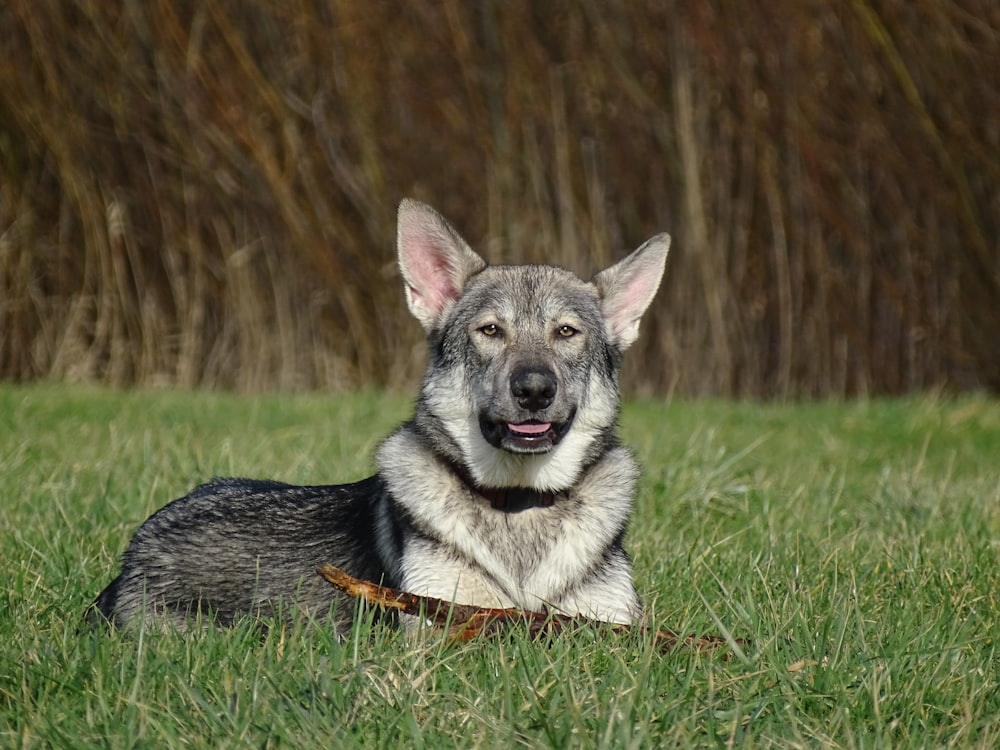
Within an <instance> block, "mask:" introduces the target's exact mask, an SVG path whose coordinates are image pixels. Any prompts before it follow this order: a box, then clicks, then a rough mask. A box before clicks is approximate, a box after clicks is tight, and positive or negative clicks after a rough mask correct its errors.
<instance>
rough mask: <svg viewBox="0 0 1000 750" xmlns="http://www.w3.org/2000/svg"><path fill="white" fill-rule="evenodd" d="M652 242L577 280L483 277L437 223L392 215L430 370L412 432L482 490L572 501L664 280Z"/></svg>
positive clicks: (408, 209) (427, 212)
mask: <svg viewBox="0 0 1000 750" xmlns="http://www.w3.org/2000/svg"><path fill="white" fill-rule="evenodd" d="M669 246H670V238H669V237H668V236H667V235H665V234H661V235H657V236H656V237H653V238H652V239H651V240H649V241H648V242H646V243H645V244H644V245H643V246H642V247H640V248H639V249H638V250H636V251H635V252H633V253H632V254H631V255H629V256H628V257H627V258H625V259H624V260H622V261H620V262H619V263H617V264H615V265H613V266H611V267H610V268H608V269H606V270H604V271H602V272H601V273H599V274H597V275H596V276H595V277H594V279H593V280H592V281H591V282H585V281H582V280H581V279H579V278H578V277H577V276H575V275H574V274H572V273H570V272H568V271H565V270H563V269H561V268H556V267H553V266H538V265H521V266H489V265H488V264H487V263H486V262H485V261H484V260H483V259H482V258H480V257H479V256H478V255H477V254H476V253H474V252H473V251H472V250H471V249H470V248H469V246H468V245H467V244H466V243H465V241H464V240H463V239H462V238H461V237H460V236H459V235H458V233H457V232H456V231H455V230H454V229H453V228H452V227H451V226H450V225H449V224H448V222H447V221H445V220H444V219H443V218H442V217H441V216H440V215H439V214H438V213H437V212H436V211H434V210H433V209H432V208H430V207H429V206H426V205H424V204H422V203H418V202H416V201H412V200H404V201H403V202H402V203H401V204H400V207H399V229H398V250H399V265H400V269H401V271H402V274H403V279H404V281H405V284H406V300H407V304H408V305H409V308H410V311H411V312H412V313H413V315H414V317H416V318H417V320H418V321H420V324H421V325H422V326H423V327H424V330H425V331H426V332H427V335H428V340H429V343H430V362H429V365H428V370H427V376H426V378H425V380H424V385H423V389H422V391H421V398H420V404H419V406H418V410H417V422H418V424H422V425H424V426H425V427H426V428H427V432H428V433H429V434H430V435H431V436H432V438H433V437H436V436H438V435H440V433H441V430H443V435H440V438H438V441H439V442H438V447H439V448H441V449H442V450H445V451H446V452H448V453H449V454H450V455H451V456H452V458H453V459H454V460H456V461H460V462H461V464H462V465H463V466H464V467H465V469H466V470H467V471H468V472H469V473H470V474H471V475H472V476H473V478H474V479H475V480H476V481H477V482H478V483H479V484H480V485H482V486H484V487H508V486H523V487H533V488H535V489H539V490H549V491H558V490H562V489H566V488H567V487H569V486H570V485H572V484H573V482H574V481H575V480H576V477H577V476H578V474H579V472H580V470H581V469H582V468H583V467H584V466H586V465H587V464H588V463H590V462H591V461H593V460H594V459H595V458H596V457H597V455H599V454H600V452H601V451H602V450H603V449H605V448H606V447H607V446H609V445H611V444H613V442H614V440H615V438H614V426H615V421H616V419H617V415H618V408H619V395H618V377H617V376H618V367H619V365H620V362H621V355H622V353H623V352H624V350H625V349H626V348H627V347H628V346H629V345H630V344H631V343H632V342H633V341H635V339H636V336H637V335H638V332H639V320H640V318H641V317H642V314H643V313H644V312H645V311H646V308H647V307H648V306H649V304H650V302H651V301H652V299H653V296H654V295H655V293H656V290H657V287H658V286H659V284H660V278H661V277H662V275H663V268H664V264H665V262H666V257H667V250H668V248H669Z"/></svg>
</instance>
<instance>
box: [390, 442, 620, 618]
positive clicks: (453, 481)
mask: <svg viewBox="0 0 1000 750" xmlns="http://www.w3.org/2000/svg"><path fill="white" fill-rule="evenodd" d="M378 460H379V465H380V468H381V470H382V472H381V473H382V475H383V476H384V477H386V478H387V479H388V484H389V491H390V494H391V495H392V497H393V502H395V503H396V504H397V508H399V509H401V510H402V511H403V513H402V514H401V515H403V516H404V517H406V518H407V519H408V523H410V524H411V525H412V527H413V530H414V531H415V532H416V533H415V534H414V535H412V536H409V537H408V538H407V541H406V543H405V546H404V549H403V550H402V559H401V566H400V567H401V571H400V577H401V581H400V583H401V585H402V586H403V588H404V589H406V590H408V591H412V592H414V593H418V594H423V595H427V596H434V597H438V598H441V599H446V600H451V601H456V602H459V603H466V604H477V605H480V606H496V607H521V608H525V609H532V610H545V609H550V608H551V609H553V610H556V611H568V612H570V613H581V614H588V615H589V616H592V617H596V618H597V619H603V620H613V621H627V620H629V619H631V618H632V617H633V616H634V615H635V613H636V612H637V611H638V608H639V605H638V600H637V597H636V594H635V591H634V587H633V585H632V581H631V576H630V574H629V564H628V560H627V558H626V556H625V553H624V551H623V550H622V548H621V544H620V542H621V537H622V535H623V533H624V531H625V528H626V526H627V524H628V518H629V515H630V512H631V504H632V494H633V489H634V484H635V479H636V473H637V471H636V467H635V464H634V461H633V460H632V458H631V456H630V455H629V454H628V451H626V450H625V449H623V448H614V449H612V450H611V451H610V452H609V453H608V454H607V455H605V456H604V457H603V458H602V459H601V460H600V461H599V462H598V463H596V464H595V465H594V466H591V467H590V468H589V469H588V470H586V471H585V472H584V473H583V476H582V477H581V478H580V479H578V481H577V482H576V484H574V485H573V486H572V487H571V488H569V489H568V490H567V491H565V492H562V493H559V494H558V496H557V497H556V499H555V501H554V502H553V503H552V504H551V505H543V504H541V503H540V504H538V505H537V506H534V507H525V508H520V509H514V510H512V509H499V508H496V507H494V504H493V503H491V501H490V499H489V498H488V497H485V496H483V495H482V494H480V493H477V492H476V491H475V490H473V489H472V488H471V487H470V486H469V485H468V484H467V482H466V481H464V480H463V479H462V478H460V477H459V476H457V475H456V474H455V472H454V471H453V470H452V468H451V467H450V466H448V465H447V464H446V463H444V462H442V461H441V459H440V458H438V457H437V456H435V455H434V454H433V453H432V452H430V451H428V450H427V449H426V448H423V447H422V445H421V443H420V441H419V440H418V439H416V437H415V436H413V435H411V434H409V433H408V431H407V429H406V428H405V427H404V428H403V429H401V430H400V431H399V432H397V433H396V434H395V435H393V436H392V437H390V438H389V439H388V440H387V441H386V442H385V443H384V444H383V446H382V448H381V450H380V451H379V456H378ZM622 573H623V574H622Z"/></svg>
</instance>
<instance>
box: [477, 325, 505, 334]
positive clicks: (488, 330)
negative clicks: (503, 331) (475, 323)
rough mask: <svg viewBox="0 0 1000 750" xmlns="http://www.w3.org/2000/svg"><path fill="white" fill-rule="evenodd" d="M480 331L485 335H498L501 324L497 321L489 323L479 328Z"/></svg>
mask: <svg viewBox="0 0 1000 750" xmlns="http://www.w3.org/2000/svg"><path fill="white" fill-rule="evenodd" d="M479 332H480V333H481V334H483V335H484V336H496V335H497V334H499V333H500V326H498V325H497V324H496V323H487V324H486V325H484V326H481V327H480V328H479Z"/></svg>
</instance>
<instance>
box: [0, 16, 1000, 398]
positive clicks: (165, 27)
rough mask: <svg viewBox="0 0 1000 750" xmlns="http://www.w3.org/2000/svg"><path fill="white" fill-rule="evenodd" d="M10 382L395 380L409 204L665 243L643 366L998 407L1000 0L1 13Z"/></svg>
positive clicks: (499, 221) (580, 265)
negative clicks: (667, 254) (948, 396)
mask: <svg viewBox="0 0 1000 750" xmlns="http://www.w3.org/2000/svg"><path fill="white" fill-rule="evenodd" d="M0 47H2V50H3V55H2V58H0V179H2V184H0V231H2V238H0V376H2V377H3V378H7V379H15V380H27V379H32V378H39V377H46V378H64V379H73V380H75V379H88V380H99V381H106V382H109V383H113V384H121V385H129V384H148V383H160V382H165V383H170V384H177V385H180V386H185V387H188V386H211V387H233V388H239V389H272V388H282V389H302V388H311V387H317V386H331V385H332V386H349V385H353V384H357V383H362V382H364V383H370V382H374V383H379V384H386V385H390V386H393V385H403V384H404V383H408V382H410V381H412V379H413V378H414V377H415V376H416V375H417V373H418V372H419V369H420V360H421V355H420V353H419V352H420V347H419V334H418V328H417V326H416V325H415V324H414V323H413V322H412V321H410V320H409V319H408V318H407V313H406V311H405V307H404V304H403V301H402V294H401V291H400V285H399V281H398V279H397V276H396V273H395V269H394V257H393V249H392V246H393V239H394V232H395V227H394V211H395V206H396V203H397V201H398V200H399V198H400V197H402V196H404V195H409V196H413V197H417V198H421V199H424V200H426V201H428V202H430V203H432V204H433V205H435V206H436V207H438V208H439V209H440V210H441V211H442V212H443V213H444V214H445V215H446V216H448V217H449V218H450V219H451V220H452V221H453V222H454V223H455V224H456V226H457V227H459V229H460V230H461V231H462V232H463V233H464V234H465V235H466V237H467V238H468V239H470V241H472V242H473V244H474V245H475V246H476V247H477V248H478V249H480V250H481V251H482V252H483V253H484V254H485V255H486V256H488V257H489V258H490V259H492V260H497V261H500V260H528V261H532V260H533V261H546V262H554V263H559V264H562V265H565V266H567V267H569V268H571V269H574V270H578V271H580V272H583V273H590V272H593V271H594V270H597V269H598V268H600V267H602V266H603V265H605V264H607V263H609V262H610V261H611V260H612V259H613V258H616V257H618V256H619V255H620V254H621V253H623V252H624V251H625V250H627V249H629V248H632V247H634V246H635V245H637V244H638V243H639V242H641V241H642V240H643V239H645V238H646V237H647V236H649V235H651V234H653V233H655V232H657V231H661V230H668V231H670V232H671V233H672V234H673V235H674V242H675V244H674V249H673V254H672V257H671V259H670V262H669V267H668V278H667V281H666V283H665V288H664V289H663V291H662V292H661V296H660V298H659V300H658V301H657V303H656V305H655V309H654V310H653V311H652V313H651V314H650V316H649V319H648V320H647V322H646V323H645V325H644V335H643V337H641V338H640V341H639V343H638V344H637V345H636V346H637V348H638V349H639V351H638V352H637V353H634V354H633V355H632V360H631V361H632V364H631V366H630V367H629V368H628V371H627V375H628V378H629V380H630V381H631V385H633V386H635V387H640V388H643V389H646V390H648V391H661V392H665V391H676V392H679V393H684V394H721V395H737V396H763V397H785V396H791V397H800V396H801V397H808V396H830V395H833V396H839V395H854V394H873V393H898V392H903V391H909V390H913V389H920V388H926V387H934V386H939V385H947V386H950V387H953V388H956V389H965V388H987V389H991V390H994V391H996V390H1000V244H998V243H1000V240H998V237H1000V187H998V186H1000V63H998V61H1000V3H997V2H996V1H995V0H844V1H843V2H833V3H831V2H826V1H823V2H820V1H818V0H803V1H802V2H785V3H772V2H764V1H763V0H760V1H758V2H746V3H727V2H723V1H722V0H707V1H706V0H697V1H695V0H691V1H689V2H685V1H682V0H673V1H671V0H645V1H643V0H629V1H628V2H625V1H624V0H606V1H605V2H596V1H595V0H574V1H573V2H565V1H562V0H558V1H555V2H547V3H536V2H526V1H521V0H516V1H515V0H512V1H511V2H499V1H498V0H481V1H479V2H474V3H473V2H464V1H460V0H441V2H434V3H396V2H377V1H372V2H364V3H361V2H350V1H347V0H328V1H327V2H318V1H317V2H307V1H306V0H286V1H285V2H260V3H245V2H236V1H233V2H212V3H202V2H175V1H173V0H170V1H168V0H161V1H155V0H151V1H150V2H139V1H138V0H124V2H103V1H101V0H79V1H78V2H65V1H64V0H8V2H6V3H5V4H4V7H3V9H0Z"/></svg>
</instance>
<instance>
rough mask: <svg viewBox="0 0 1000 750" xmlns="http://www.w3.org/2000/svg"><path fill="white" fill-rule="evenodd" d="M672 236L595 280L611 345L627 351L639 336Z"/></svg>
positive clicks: (657, 238) (650, 243)
mask: <svg viewBox="0 0 1000 750" xmlns="http://www.w3.org/2000/svg"><path fill="white" fill-rule="evenodd" d="M669 250H670V235H669V234H658V235H656V236H655V237H653V238H651V239H649V240H647V241H646V242H645V243H644V244H643V245H642V247H640V248H639V249H638V250H636V251H635V252H633V253H632V254H631V255H629V256H628V257H627V258H625V259H624V260H621V261H619V262H618V263H615V265H613V266H611V267H610V268H606V269H604V270H603V271H601V272H600V273H599V274H597V275H596V276H595V277H594V285H595V286H597V291H598V292H599V293H600V295H601V311H602V312H603V314H604V326H605V328H606V329H607V333H608V338H609V339H610V340H611V343H613V344H615V345H617V346H618V347H619V348H621V349H625V348H626V347H627V346H629V345H630V344H631V343H632V342H633V341H635V340H636V338H637V337H638V336H639V320H640V319H641V318H642V315H643V313H644V312H646V308H648V307H649V303H650V302H652V301H653V297H654V296H655V295H656V290H657V289H658V288H659V286H660V279H661V278H663V268H664V266H665V265H666V262H667V252H668V251H669Z"/></svg>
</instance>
